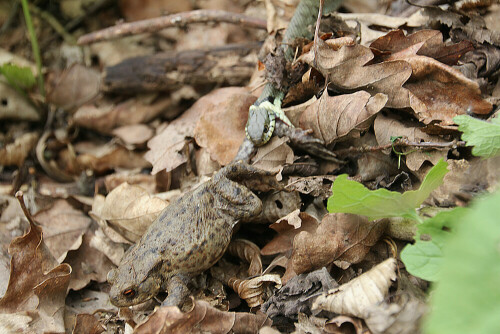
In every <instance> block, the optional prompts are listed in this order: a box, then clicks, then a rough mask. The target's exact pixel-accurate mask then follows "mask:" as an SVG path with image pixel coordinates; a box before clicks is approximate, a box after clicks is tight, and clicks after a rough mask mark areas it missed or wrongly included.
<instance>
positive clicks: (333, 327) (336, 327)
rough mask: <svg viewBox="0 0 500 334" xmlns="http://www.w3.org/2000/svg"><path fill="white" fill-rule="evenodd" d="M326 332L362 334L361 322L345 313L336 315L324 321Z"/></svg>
mask: <svg viewBox="0 0 500 334" xmlns="http://www.w3.org/2000/svg"><path fill="white" fill-rule="evenodd" d="M325 330H326V332H327V333H335V334H336V333H339V334H340V333H356V334H362V333H364V331H363V324H362V322H361V320H360V319H357V318H352V317H347V316H345V315H339V316H336V317H335V318H333V319H330V320H328V321H327V322H326V323H325Z"/></svg>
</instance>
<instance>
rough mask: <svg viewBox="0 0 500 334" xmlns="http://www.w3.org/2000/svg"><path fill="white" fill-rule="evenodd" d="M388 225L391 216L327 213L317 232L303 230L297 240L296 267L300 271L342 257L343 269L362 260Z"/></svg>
mask: <svg viewBox="0 0 500 334" xmlns="http://www.w3.org/2000/svg"><path fill="white" fill-rule="evenodd" d="M386 228H387V220H377V221H373V222H370V221H368V219H367V218H366V217H363V216H358V215H353V214H344V213H341V214H339V213H334V214H328V215H326V216H325V217H324V218H323V220H322V221H321V224H320V225H319V226H318V228H317V230H316V231H315V232H314V233H310V232H307V231H304V232H300V233H299V234H298V235H297V236H296V237H295V239H294V240H293V253H292V263H293V270H294V271H295V272H296V273H298V274H300V273H303V272H307V271H311V270H315V269H318V268H321V267H323V266H326V265H328V264H330V263H332V262H333V261H341V262H338V263H336V264H340V263H342V267H343V269H346V268H347V267H348V266H349V265H350V264H352V263H358V262H360V261H361V260H363V258H364V257H365V255H366V254H367V253H368V252H369V250H370V248H371V247H372V246H373V245H375V243H376V242H377V241H378V240H379V238H380V236H381V235H382V234H383V233H384V231H385V229H386Z"/></svg>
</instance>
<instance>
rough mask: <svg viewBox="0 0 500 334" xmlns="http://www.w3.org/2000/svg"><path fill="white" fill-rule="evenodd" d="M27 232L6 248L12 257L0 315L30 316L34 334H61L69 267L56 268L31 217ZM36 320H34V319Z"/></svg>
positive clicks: (64, 264) (62, 265)
mask: <svg viewBox="0 0 500 334" xmlns="http://www.w3.org/2000/svg"><path fill="white" fill-rule="evenodd" d="M28 220H29V221H30V229H29V231H28V232H27V233H26V234H25V235H23V236H22V237H18V238H16V239H14V240H13V241H12V242H11V244H10V246H9V253H10V254H11V255H12V259H11V262H10V279H9V285H8V287H7V291H6V292H5V295H4V296H3V298H2V299H0V313H7V314H13V316H15V315H16V314H21V315H22V314H23V312H26V311H29V312H30V314H33V322H32V323H31V324H30V328H31V329H33V331H34V332H38V333H41V332H64V331H65V328H64V300H65V297H66V291H67V289H68V284H69V280H70V274H71V267H70V266H69V265H68V264H66V263H63V264H58V263H57V261H56V260H55V259H54V257H53V256H52V254H51V253H50V251H49V250H48V248H47V246H46V245H45V242H44V241H43V238H42V230H41V228H40V227H38V226H36V225H35V224H34V223H33V221H32V218H31V216H30V217H28ZM35 318H36V319H35Z"/></svg>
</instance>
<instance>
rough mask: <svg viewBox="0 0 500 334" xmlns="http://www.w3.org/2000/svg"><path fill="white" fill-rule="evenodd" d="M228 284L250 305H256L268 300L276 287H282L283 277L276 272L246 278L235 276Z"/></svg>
mask: <svg viewBox="0 0 500 334" xmlns="http://www.w3.org/2000/svg"><path fill="white" fill-rule="evenodd" d="M228 285H229V286H230V287H231V289H233V290H234V291H235V292H236V293H237V294H238V296H240V298H242V299H244V300H245V301H246V302H247V304H248V307H256V306H260V305H262V304H263V303H264V302H265V301H266V300H268V299H269V297H270V296H271V295H272V294H273V292H274V291H275V290H276V289H280V288H281V279H280V276H279V275H276V274H267V275H262V276H258V277H254V278H250V279H245V280H241V279H238V278H236V277H233V278H230V279H229V282H228Z"/></svg>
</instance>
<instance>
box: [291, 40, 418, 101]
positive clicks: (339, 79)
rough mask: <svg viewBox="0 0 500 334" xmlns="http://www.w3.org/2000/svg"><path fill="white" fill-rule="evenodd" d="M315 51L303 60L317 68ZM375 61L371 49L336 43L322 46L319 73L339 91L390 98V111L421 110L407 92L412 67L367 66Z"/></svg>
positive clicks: (403, 64) (402, 63)
mask: <svg viewBox="0 0 500 334" xmlns="http://www.w3.org/2000/svg"><path fill="white" fill-rule="evenodd" d="M339 47H340V48H339ZM313 51H314V50H312V51H310V52H309V53H306V54H304V55H303V56H301V57H300V58H299V60H302V61H304V62H306V63H308V64H309V65H311V66H313V65H314V53H313ZM373 58H374V55H373V53H372V51H371V50H370V49H369V48H367V47H365V46H362V45H359V44H354V45H353V44H352V42H349V41H348V40H347V39H346V38H343V40H342V43H340V44H339V41H337V40H335V39H334V40H327V41H326V42H325V43H321V42H320V45H319V47H318V54H317V62H316V63H317V69H318V71H319V72H321V74H323V76H324V77H325V78H326V79H327V81H328V83H329V84H330V85H332V86H334V87H336V88H337V89H339V90H344V91H352V90H364V91H367V92H368V93H370V94H371V95H375V94H377V93H383V94H385V95H387V97H388V100H387V107H392V108H406V107H410V106H411V107H412V108H413V109H414V110H415V109H416V110H420V108H421V107H422V106H421V105H420V104H419V103H415V101H413V100H414V99H413V96H412V94H411V93H410V92H409V91H408V90H407V89H406V88H403V84H404V83H405V82H406V81H407V80H408V79H409V78H410V76H411V66H410V65H409V64H408V63H407V62H405V61H401V60H395V61H388V62H383V63H378V64H373V65H367V64H368V62H370V61H371V60H372V59H373ZM365 65H367V66H365ZM417 102H418V101H417Z"/></svg>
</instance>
